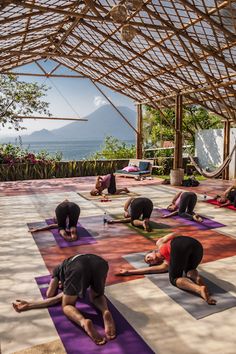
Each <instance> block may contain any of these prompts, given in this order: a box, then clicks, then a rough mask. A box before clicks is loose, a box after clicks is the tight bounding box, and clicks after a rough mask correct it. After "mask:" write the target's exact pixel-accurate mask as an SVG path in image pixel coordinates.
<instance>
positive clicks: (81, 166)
mask: <svg viewBox="0 0 236 354" xmlns="http://www.w3.org/2000/svg"><path fill="white" fill-rule="evenodd" d="M128 162H129V159H122V160H97V161H87V160H81V161H66V162H47V163H35V164H32V163H15V164H14V163H13V164H0V181H17V180H29V179H48V178H67V177H84V176H97V175H105V174H108V173H111V172H114V171H116V170H119V169H122V168H123V167H125V166H127V165H128ZM188 163H189V161H188V159H187V158H184V159H183V168H184V170H185V172H188V170H189V168H188V166H187V164H188ZM154 164H155V165H157V166H160V168H158V169H154V170H153V173H154V174H157V175H168V174H169V173H170V170H171V169H172V166H173V157H158V158H156V159H155V160H154Z"/></svg>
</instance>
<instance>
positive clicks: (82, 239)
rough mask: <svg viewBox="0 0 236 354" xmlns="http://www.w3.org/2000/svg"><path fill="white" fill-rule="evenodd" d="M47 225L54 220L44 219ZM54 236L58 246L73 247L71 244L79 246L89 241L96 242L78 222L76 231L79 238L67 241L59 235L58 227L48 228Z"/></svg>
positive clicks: (89, 242)
mask: <svg viewBox="0 0 236 354" xmlns="http://www.w3.org/2000/svg"><path fill="white" fill-rule="evenodd" d="M45 221H46V223H47V224H48V225H51V224H54V223H55V221H54V220H53V219H47V220H45ZM49 231H50V232H51V233H52V234H53V236H54V238H55V241H56V243H57V244H58V246H59V247H60V248H65V247H73V246H80V245H87V244H91V243H96V242H97V241H96V240H95V239H94V238H93V237H92V235H91V234H90V233H89V232H88V231H87V230H86V229H85V228H84V227H83V226H82V225H81V224H80V223H79V222H78V224H77V232H78V235H79V239H78V240H76V241H72V242H67V241H66V240H64V238H63V237H61V236H60V235H59V232H58V229H51V230H49Z"/></svg>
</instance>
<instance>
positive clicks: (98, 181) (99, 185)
mask: <svg viewBox="0 0 236 354" xmlns="http://www.w3.org/2000/svg"><path fill="white" fill-rule="evenodd" d="M101 181H102V177H101V176H97V178H96V182H95V188H96V189H100V188H101Z"/></svg>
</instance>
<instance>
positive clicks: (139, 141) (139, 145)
mask: <svg viewBox="0 0 236 354" xmlns="http://www.w3.org/2000/svg"><path fill="white" fill-rule="evenodd" d="M142 158H143V112H142V105H141V104H138V105H137V134H136V159H142Z"/></svg>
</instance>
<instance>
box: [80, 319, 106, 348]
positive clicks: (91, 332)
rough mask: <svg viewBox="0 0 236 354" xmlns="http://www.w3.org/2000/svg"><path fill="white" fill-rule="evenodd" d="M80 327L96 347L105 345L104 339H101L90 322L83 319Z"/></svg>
mask: <svg viewBox="0 0 236 354" xmlns="http://www.w3.org/2000/svg"><path fill="white" fill-rule="evenodd" d="M81 327H82V328H83V329H84V331H85V332H86V333H87V335H88V336H89V337H90V338H91V339H92V340H93V341H94V343H95V344H97V345H103V344H105V343H106V338H104V337H102V336H101V335H100V334H99V333H98V332H97V331H96V329H95V328H94V326H93V323H92V321H91V320H87V319H84V320H83V321H82V323H81Z"/></svg>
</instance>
